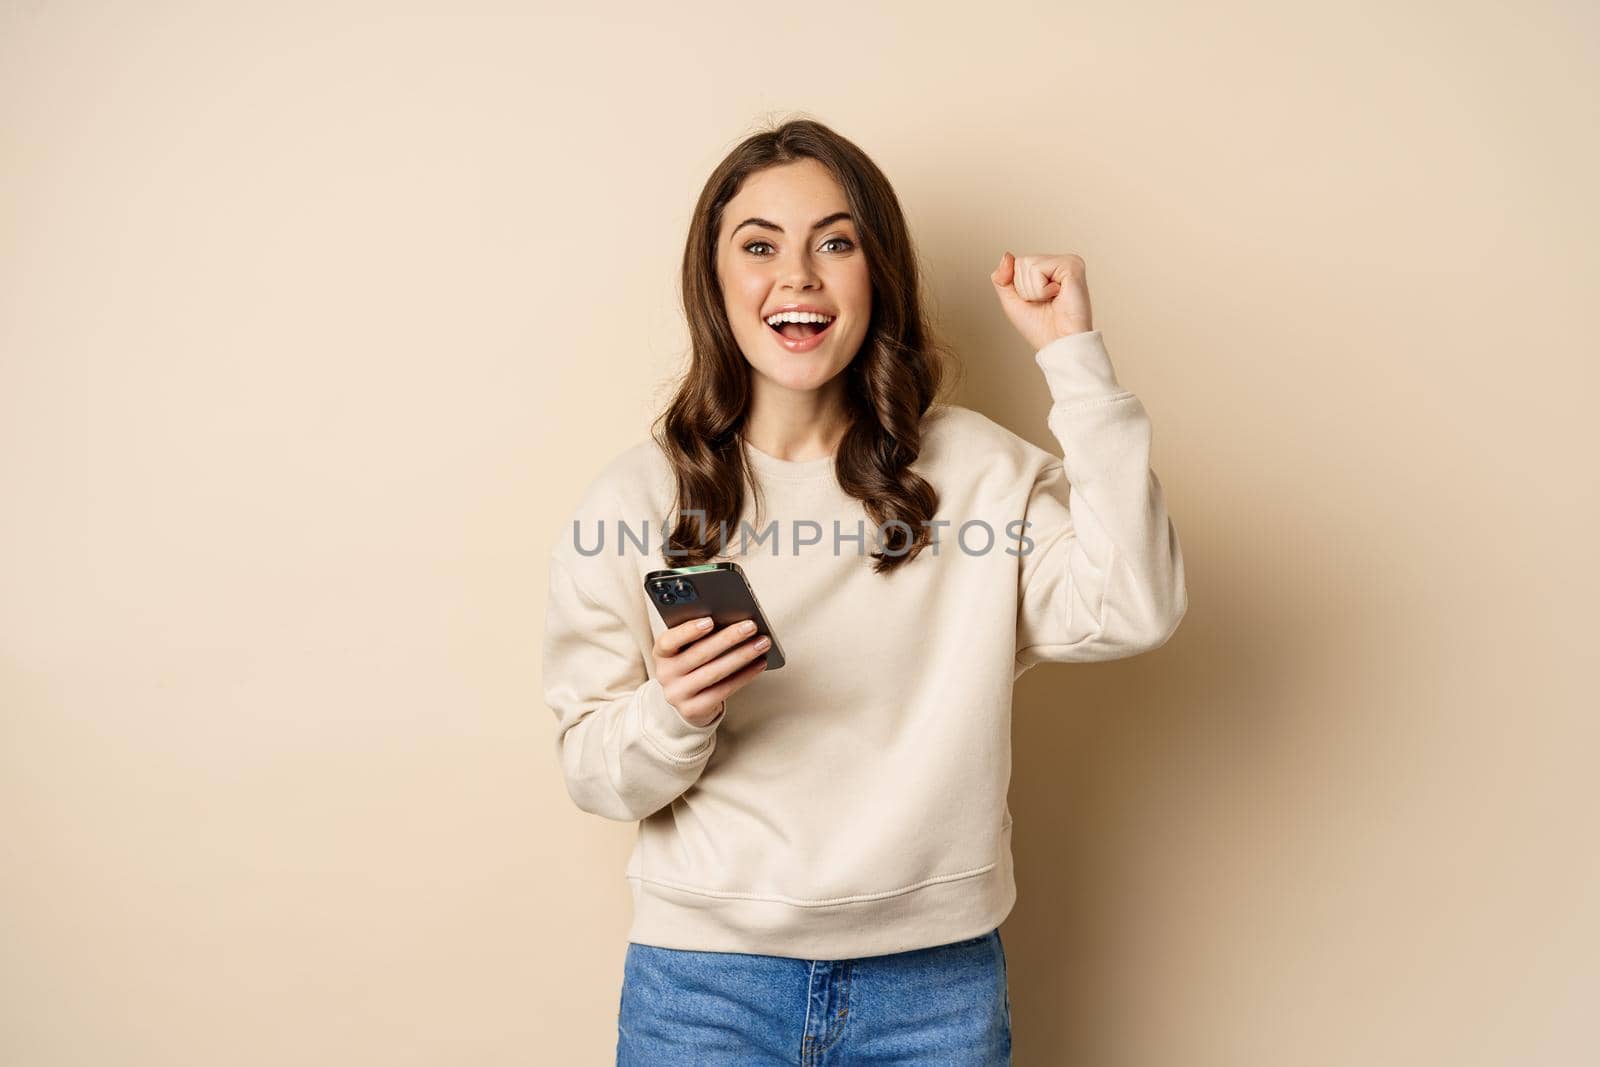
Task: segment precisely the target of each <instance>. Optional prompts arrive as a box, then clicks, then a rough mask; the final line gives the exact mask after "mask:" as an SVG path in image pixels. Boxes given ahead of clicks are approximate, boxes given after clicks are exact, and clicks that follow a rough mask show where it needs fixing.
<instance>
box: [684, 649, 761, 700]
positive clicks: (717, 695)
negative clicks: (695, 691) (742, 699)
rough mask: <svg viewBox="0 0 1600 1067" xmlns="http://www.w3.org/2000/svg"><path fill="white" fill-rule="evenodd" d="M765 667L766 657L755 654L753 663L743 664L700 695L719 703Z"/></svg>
mask: <svg viewBox="0 0 1600 1067" xmlns="http://www.w3.org/2000/svg"><path fill="white" fill-rule="evenodd" d="M766 669H767V657H766V656H757V657H756V661H755V662H754V663H747V664H745V665H744V666H743V667H740V668H739V669H738V670H736V671H734V672H733V673H732V674H730V675H728V677H726V678H724V679H723V680H722V681H720V682H718V683H717V684H716V685H713V686H712V687H711V688H710V689H707V690H705V691H704V692H702V693H701V694H700V695H701V696H702V697H705V698H706V699H707V700H714V701H716V702H717V703H719V704H720V703H722V702H723V701H724V700H727V699H728V698H729V697H730V696H732V695H733V694H734V693H736V692H738V691H739V690H740V689H743V688H744V687H745V686H746V685H747V684H749V682H750V680H751V679H753V678H754V677H755V676H756V675H758V674H760V673H761V672H762V671H764V670H766Z"/></svg>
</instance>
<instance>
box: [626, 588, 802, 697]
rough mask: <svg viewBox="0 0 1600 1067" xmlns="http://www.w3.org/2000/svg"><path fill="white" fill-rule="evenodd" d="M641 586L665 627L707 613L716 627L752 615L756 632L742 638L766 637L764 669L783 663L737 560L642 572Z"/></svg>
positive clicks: (774, 636) (775, 638)
mask: <svg viewBox="0 0 1600 1067" xmlns="http://www.w3.org/2000/svg"><path fill="white" fill-rule="evenodd" d="M644 590H645V595H646V596H648V597H649V598H650V603H652V604H654V605H655V606H656V611H657V612H658V613H660V615H661V621H662V622H664V623H666V624H667V626H668V627H669V628H670V627H673V626H678V625H680V624H681V623H685V622H688V621H689V620H690V619H699V618H703V617H704V616H707V615H709V616H711V620H712V622H713V624H714V625H715V626H716V628H717V629H719V630H720V629H721V628H722V627H724V626H731V625H733V624H734V623H736V622H744V621H745V620H746V619H754V620H755V623H756V632H755V633H753V634H751V635H750V636H749V637H748V638H746V640H754V639H755V638H756V637H758V636H763V635H764V636H766V637H770V638H771V639H772V644H771V646H770V647H768V649H767V670H769V671H775V670H777V669H778V668H779V667H782V666H783V646H781V645H779V644H778V635H777V634H775V633H773V632H772V627H771V626H769V625H768V624H767V617H766V616H765V615H763V614H762V613H761V605H760V604H758V603H757V602H756V594H755V592H754V591H753V590H752V589H751V588H750V582H749V581H748V580H747V579H746V578H745V576H744V571H743V570H742V569H740V567H739V565H738V564H737V563H734V562H732V561H727V562H724V563H705V564H701V565H700V566H698V567H672V568H670V569H668V570H662V571H651V572H650V573H649V574H647V575H645V576H644Z"/></svg>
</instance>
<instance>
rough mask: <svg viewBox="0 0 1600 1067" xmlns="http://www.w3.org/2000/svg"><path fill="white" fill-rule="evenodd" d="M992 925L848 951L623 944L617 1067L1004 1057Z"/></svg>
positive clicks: (989, 1064)
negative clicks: (965, 935)
mask: <svg viewBox="0 0 1600 1067" xmlns="http://www.w3.org/2000/svg"><path fill="white" fill-rule="evenodd" d="M1010 1063H1011V998H1010V996H1009V993H1008V990H1007V987H1006V957H1005V948H1004V947H1003V946H1002V945H1001V944H1000V931H999V930H997V929H996V930H991V931H989V932H988V933H987V934H984V935H982V936H980V937H974V938H969V939H968V940H965V941H957V942H954V943H952V944H948V945H938V946H935V947H933V948H923V949H916V950H914V951H911V952H897V953H894V954H893V955H888V956H867V957H863V958H861V959H853V960H799V959H791V958H789V957H786V956H761V955H755V954H746V953H738V952H691V951H686V950H682V949H670V948H660V947H657V946H654V945H640V944H636V943H633V942H629V944H628V953H627V958H626V962H625V964H624V967H623V979H622V1000H621V1005H620V1010H619V1012H618V1014H617V1065H618V1067H677V1065H680V1064H681V1065H683V1067H732V1065H735V1064H737V1065H738V1067H766V1065H769V1064H770V1065H777V1064H786V1065H790V1067H794V1065H799V1067H845V1065H853V1064H874V1065H877V1064H884V1065H887V1064H917V1065H924V1067H925V1065H928V1064H940V1065H941V1067H1009V1065H1010Z"/></svg>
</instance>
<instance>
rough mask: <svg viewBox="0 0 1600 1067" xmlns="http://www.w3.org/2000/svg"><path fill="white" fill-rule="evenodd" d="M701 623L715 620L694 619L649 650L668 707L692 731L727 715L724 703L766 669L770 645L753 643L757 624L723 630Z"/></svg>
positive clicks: (669, 631)
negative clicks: (671, 708) (675, 710)
mask: <svg viewBox="0 0 1600 1067" xmlns="http://www.w3.org/2000/svg"><path fill="white" fill-rule="evenodd" d="M702 622H706V623H709V622H711V620H710V619H709V618H706V619H690V620H689V621H688V622H685V623H680V624H678V625H677V626H673V627H671V628H669V629H666V630H663V631H662V632H661V636H660V637H657V638H656V643H655V646H654V647H653V648H652V649H651V650H650V652H651V657H652V658H653V659H654V660H655V661H656V678H657V680H659V681H660V682H661V691H662V692H663V693H665V694H666V697H667V703H669V704H671V705H672V706H673V707H674V708H676V709H677V711H678V714H679V715H680V716H681V717H682V718H683V720H684V721H685V722H687V723H689V724H690V725H691V726H705V725H706V724H708V723H710V722H711V721H712V720H713V719H715V718H716V717H717V716H718V715H720V714H722V704H723V701H725V700H726V699H727V698H728V697H729V696H731V695H732V694H734V693H736V692H738V691H739V690H740V689H743V688H744V687H745V686H746V685H747V684H748V683H749V682H750V680H751V679H753V678H754V677H755V676H756V675H758V674H760V673H761V672H762V671H764V670H766V667H767V655H766V653H767V646H768V645H769V644H770V643H771V642H770V641H768V639H767V638H765V637H762V638H761V639H760V640H752V639H751V638H752V636H753V635H754V633H755V628H756V627H755V623H753V622H749V621H746V622H740V623H734V624H733V625H732V626H724V627H723V628H722V629H720V630H715V629H712V628H711V627H709V626H707V627H702V626H701V625H700V624H701V623H702ZM752 659H753V660H754V662H751V660H752Z"/></svg>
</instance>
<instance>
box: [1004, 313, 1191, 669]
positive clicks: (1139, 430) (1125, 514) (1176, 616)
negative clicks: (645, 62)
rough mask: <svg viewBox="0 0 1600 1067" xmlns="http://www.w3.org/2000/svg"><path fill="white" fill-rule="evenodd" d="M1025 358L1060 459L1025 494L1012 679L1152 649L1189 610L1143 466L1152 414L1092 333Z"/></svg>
mask: <svg viewBox="0 0 1600 1067" xmlns="http://www.w3.org/2000/svg"><path fill="white" fill-rule="evenodd" d="M1034 360H1035V362H1037V363H1038V365H1039V367H1040V369H1041V370H1043V371H1044V376H1045V382H1046V384H1047V385H1048V387H1049V390H1050V396H1051V405H1050V411H1049V415H1048V416H1047V419H1046V421H1047V422H1048V423H1049V426H1050V431H1051V433H1053V434H1054V435H1055V438H1056V440H1057V441H1059V442H1060V444H1061V449H1062V458H1061V459H1059V460H1052V461H1051V462H1047V463H1045V464H1044V466H1043V467H1042V468H1041V469H1040V470H1039V471H1038V473H1037V475H1036V477H1035V479H1034V483H1033V486H1032V489H1031V490H1030V492H1029V496H1028V502H1027V514H1026V515H1025V518H1026V519H1027V520H1028V522H1029V524H1030V525H1028V526H1027V527H1025V529H1024V532H1025V534H1026V536H1027V537H1029V538H1030V539H1031V540H1032V542H1033V544H1032V548H1031V550H1029V551H1027V552H1026V553H1025V554H1024V555H1022V556H1020V557H1019V568H1018V569H1019V578H1018V582H1019V585H1018V600H1019V608H1018V612H1017V654H1016V675H1017V676H1020V675H1021V674H1022V673H1023V672H1024V671H1026V670H1027V669H1028V668H1029V667H1031V666H1033V665H1034V664H1036V663H1043V662H1086V661H1091V660H1110V659H1121V658H1123V657H1126V656H1133V655H1137V654H1138V653H1140V652H1148V651H1150V650H1152V649H1156V648H1159V647H1161V646H1162V645H1163V644H1165V643H1166V641H1167V639H1168V638H1169V637H1171V636H1172V633H1173V631H1175V630H1176V629H1177V627H1178V623H1179V621H1181V620H1182V618H1183V616H1184V613H1185V612H1186V611H1187V610H1188V606H1189V598H1188V590H1187V587H1186V586H1185V583H1184V574H1183V554H1182V551H1181V549H1180V547H1179V545H1178V532H1177V530H1176V528H1174V526H1173V525H1172V521H1171V519H1170V518H1168V516H1167V506H1166V499H1165V497H1164V495H1163V494H1162V491H1161V482H1160V480H1159V479H1158V478H1157V477H1156V474H1155V472H1154V471H1153V470H1151V469H1150V441H1151V426H1150V417H1149V415H1148V414H1147V413H1146V412H1145V409H1144V405H1143V404H1141V403H1140V402H1139V398H1138V397H1136V396H1135V395H1134V394H1133V393H1131V392H1129V391H1128V390H1127V389H1124V388H1122V386H1121V385H1120V384H1118V382H1117V378H1116V373H1115V371H1114V370H1113V368H1112V366H1111V358H1110V356H1109V355H1108V354H1107V352H1106V349H1105V344H1104V341H1103V339H1102V338H1101V336H1100V331H1099V330H1089V331H1087V332H1083V333H1076V334H1070V335H1068V336H1066V337H1060V338H1057V339H1056V340H1054V341H1051V342H1050V343H1049V344H1047V345H1045V346H1044V347H1043V348H1041V349H1040V350H1039V351H1038V352H1037V353H1036V354H1035V356H1034ZM1024 547H1026V546H1024Z"/></svg>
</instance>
